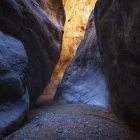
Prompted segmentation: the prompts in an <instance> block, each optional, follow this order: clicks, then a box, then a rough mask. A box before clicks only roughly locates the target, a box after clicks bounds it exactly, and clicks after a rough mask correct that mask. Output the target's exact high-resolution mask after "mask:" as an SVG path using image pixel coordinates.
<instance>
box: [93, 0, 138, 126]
mask: <svg viewBox="0 0 140 140" xmlns="http://www.w3.org/2000/svg"><path fill="white" fill-rule="evenodd" d="M95 21H96V30H97V37H98V44H99V49H100V53H101V58H102V61H103V67H104V72H105V76H106V79H107V83H108V86H109V90H110V102H111V106H112V108H113V110H114V112H115V113H116V115H117V116H119V118H121V119H123V120H124V121H126V122H129V123H131V124H132V125H136V126H138V127H140V0H135V1H130V0H113V1H112V0H98V2H97V4H96V8H95Z"/></svg>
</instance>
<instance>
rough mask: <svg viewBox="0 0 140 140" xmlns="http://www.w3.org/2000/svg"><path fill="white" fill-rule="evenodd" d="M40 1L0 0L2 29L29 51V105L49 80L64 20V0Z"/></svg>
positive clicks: (57, 56)
mask: <svg viewBox="0 0 140 140" xmlns="http://www.w3.org/2000/svg"><path fill="white" fill-rule="evenodd" d="M37 2H38V3H39V4H38V3H37ZM37 2H36V1H35V0H28V1H27V0H1V1H0V30H1V31H3V32H5V33H7V34H9V35H11V36H14V37H15V38H17V39H19V40H20V41H21V42H22V43H23V45H24V47H25V49H26V52H27V55H28V60H29V73H28V81H27V88H28V92H29V97H30V105H34V103H35V101H36V99H37V98H38V97H39V95H40V94H41V93H42V91H43V89H44V88H45V86H46V85H47V84H48V82H49V80H50V78H51V74H52V72H53V70H54V68H55V66H56V63H57V62H58V60H59V57H60V51H61V43H62V35H63V25H64V21H65V14H64V9H63V5H62V1H61V0H52V1H50V0H48V1H47V0H41V1H37Z"/></svg>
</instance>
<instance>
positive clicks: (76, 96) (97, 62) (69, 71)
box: [54, 11, 109, 107]
mask: <svg viewBox="0 0 140 140" xmlns="http://www.w3.org/2000/svg"><path fill="white" fill-rule="evenodd" d="M54 100H57V101H59V102H63V103H87V104H93V105H100V106H104V107H108V106H109V104H108V89H107V84H106V80H105V76H104V73H103V70H102V61H101V57H100V52H99V48H98V45H97V36H96V30H95V23H94V11H92V13H91V15H90V18H89V21H88V24H87V27H86V32H85V36H84V39H83V40H82V42H81V43H80V45H79V47H78V49H77V52H76V55H75V57H74V58H73V60H72V61H71V62H70V63H69V65H68V66H67V68H66V71H65V74H64V77H63V79H62V81H61V82H60V84H59V85H58V88H57V91H56V94H55V96H54Z"/></svg>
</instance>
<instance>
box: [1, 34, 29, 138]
mask: <svg viewBox="0 0 140 140" xmlns="http://www.w3.org/2000/svg"><path fill="white" fill-rule="evenodd" d="M27 72H28V57H27V54H26V51H25V49H24V46H23V44H22V43H21V42H20V41H19V40H17V39H15V38H13V37H11V36H8V35H5V34H3V33H2V32H0V139H2V138H3V137H4V136H6V135H7V134H8V133H11V132H12V131H14V130H16V129H17V128H18V127H19V126H20V125H21V124H22V122H23V120H24V119H25V118H26V117H27V114H28V110H29V96H28V90H27V87H26V82H27Z"/></svg>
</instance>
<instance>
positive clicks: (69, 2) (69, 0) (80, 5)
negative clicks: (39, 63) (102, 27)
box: [43, 0, 96, 96]
mask: <svg viewBox="0 0 140 140" xmlns="http://www.w3.org/2000/svg"><path fill="white" fill-rule="evenodd" d="M95 3H96V0H92V1H91V0H63V5H64V6H65V7H64V8H65V13H66V21H65V25H64V35H63V42H62V51H61V55H60V59H59V61H58V63H57V66H56V68H55V70H54V72H53V74H52V77H51V80H50V83H49V84H48V86H47V87H46V88H45V90H44V92H43V95H44V94H45V95H48V96H53V95H55V92H56V89H57V86H58V84H59V82H60V81H61V79H62V77H63V74H64V72H65V69H66V67H67V65H68V64H69V62H70V61H71V60H72V59H73V57H74V56H75V53H76V50H77V48H78V46H79V44H80V42H81V41H82V39H83V37H84V34H85V30H86V25H87V22H88V18H89V16H90V13H91V11H92V10H93V8H94V5H95Z"/></svg>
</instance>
